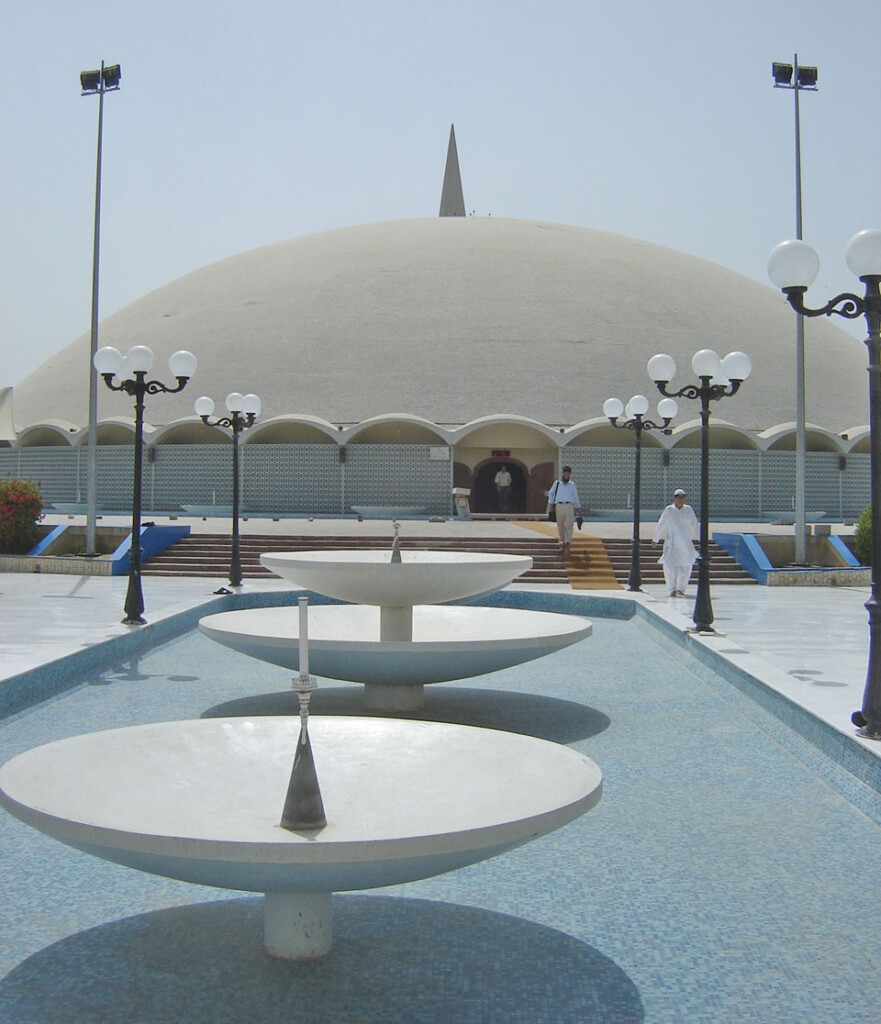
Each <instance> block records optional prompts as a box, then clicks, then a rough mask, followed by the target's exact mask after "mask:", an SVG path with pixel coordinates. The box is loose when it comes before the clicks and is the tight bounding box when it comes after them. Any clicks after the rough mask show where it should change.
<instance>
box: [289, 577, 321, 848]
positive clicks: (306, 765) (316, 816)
mask: <svg viewBox="0 0 881 1024" xmlns="http://www.w3.org/2000/svg"><path fill="white" fill-rule="evenodd" d="M299 605H300V674H299V676H298V677H297V678H296V679H294V680H293V682H292V686H293V688H294V689H295V690H296V691H297V698H298V700H299V704H300V735H299V737H298V739H297V749H296V752H295V754H294V766H293V768H292V769H291V778H290V781H289V782H288V792H287V796H286V797H285V802H284V809H283V810H282V814H281V827H282V828H286V829H288V831H290V832H309V831H315V830H316V829H320V828H324V826H325V825H326V824H327V818H326V817H325V814H324V801H323V800H322V799H321V790H320V789H319V786H318V773H317V772H316V771H315V760H314V758H313V757H312V744H311V743H310V742H309V700H310V698H311V697H312V694H313V693H314V692H315V690H316V689H317V688H318V684H317V682H316V680H315V677H314V676H311V675H309V628H308V622H309V619H308V616H309V612H308V606H309V598H308V597H301V598H300V599H299Z"/></svg>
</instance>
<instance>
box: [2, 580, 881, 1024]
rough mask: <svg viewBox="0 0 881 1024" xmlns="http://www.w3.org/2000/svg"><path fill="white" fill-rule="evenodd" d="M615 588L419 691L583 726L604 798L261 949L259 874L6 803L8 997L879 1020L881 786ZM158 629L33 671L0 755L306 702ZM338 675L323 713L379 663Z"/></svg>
mask: <svg viewBox="0 0 881 1024" xmlns="http://www.w3.org/2000/svg"><path fill="white" fill-rule="evenodd" d="M562 598H563V595H561V600H562ZM518 600H523V599H522V598H518ZM548 601H550V605H549V604H548ZM571 601H572V598H571V596H566V602H567V608H568V610H574V608H573V607H572V606H571ZM553 604H554V599H553V598H549V597H547V596H546V597H545V598H544V602H543V604H542V607H549V608H550V610H554V608H553V607H551V606H552V605H553ZM560 610H563V609H562V608H561V609H560ZM604 610H605V611H608V610H609V609H604V608H603V607H602V606H598V605H592V606H591V612H590V614H591V615H592V616H593V618H594V635H593V637H592V638H590V639H589V640H586V641H584V642H583V643H581V644H579V645H576V646H575V647H572V648H569V649H566V650H564V651H561V652H559V653H557V654H555V655H552V656H551V657H549V658H546V659H544V660H543V661H540V662H534V663H531V664H527V665H523V666H520V667H519V668H515V669H509V670H507V671H505V672H502V673H496V674H493V675H488V676H482V677H477V678H475V679H469V680H466V681H463V682H461V683H458V684H444V685H437V686H433V687H428V688H427V690H426V708H425V710H424V711H423V712H420V713H419V715H420V716H424V717H426V718H430V719H435V720H441V721H447V722H461V723H464V724H468V725H482V726H489V727H494V728H503V729H509V730H512V731H517V732H523V733H529V734H532V735H536V736H541V737H543V738H545V739H550V740H554V741H556V742H560V743H566V744H569V745H571V746H573V747H575V748H577V749H578V750H580V751H582V752H584V753H585V754H587V755H588V756H589V757H591V758H593V759H594V760H595V761H596V762H597V763H598V764H599V765H600V767H601V768H602V770H603V774H604V798H603V801H602V803H601V804H600V806H599V807H598V808H597V809H595V810H594V811H592V812H591V813H589V814H587V815H586V816H585V817H583V818H581V819H579V820H578V821H576V822H574V823H573V824H571V825H569V826H567V827H566V828H564V829H562V830H560V831H558V832H556V833H553V834H551V835H549V836H546V837H544V838H542V839H539V840H537V841H535V842H533V843H531V844H529V845H527V846H525V847H523V848H521V849H519V850H515V851H512V852H510V853H507V854H505V855H503V856H501V857H498V858H496V859H495V860H492V861H488V862H485V863H483V864H479V865H475V866H473V867H470V868H467V869H465V870H462V871H458V872H454V873H451V874H448V875H443V876H439V877H437V878H434V879H429V880H426V881H423V882H416V883H411V884H409V885H406V886H401V887H396V888H392V889H384V890H379V891H376V892H372V893H368V894H358V895H341V896H337V897H335V904H334V905H335V912H334V916H335V948H334V951H333V953H332V954H331V955H330V956H329V957H327V958H325V959H324V960H322V961H320V962H317V963H314V964H287V963H283V962H280V961H276V960H273V959H271V958H269V957H267V956H265V955H263V954H262V952H261V950H260V936H261V923H260V900H259V898H255V897H253V896H250V895H244V894H238V893H231V892H226V891H221V890H213V889H207V888H198V887H194V886H188V885H185V884H183V883H178V882H174V881H171V880H167V879H160V878H154V877H152V876H148V875H143V874H140V873H136V872H133V871H129V870H127V869H125V868H121V867H118V866H115V865H112V864H109V863H106V862H103V861H98V860H95V859H93V858H90V857H88V856H86V855H84V854H80V853H77V852H75V851H72V850H69V849H67V848H65V847H63V846H61V845H59V844H58V843H55V842H53V841H52V840H50V839H48V838H45V837H44V836H42V835H40V834H39V833H37V832H34V831H33V830H31V829H29V828H27V827H26V826H24V825H22V824H20V823H19V822H18V821H16V820H14V819H13V818H11V817H10V816H9V815H7V814H0V867H2V872H3V879H4V900H3V903H2V906H0V974H3V975H4V976H3V977H2V980H0V1020H2V1021H3V1022H4V1024H13V1022H22V1024H23V1022H28V1024H35V1022H43V1021H46V1022H50V1021H51V1022H57V1021H63V1022H74V1024H79V1022H86V1021H96V1022H97V1021H101V1022H102V1024H106V1022H114V1021H119V1022H123V1021H125V1022H133V1021H137V1022H172V1021H174V1022H190V1021H192V1022H222V1021H230V1022H233V1021H235V1022H239V1021H242V1022H244V1021H248V1022H252V1021H260V1022H270V1024H271V1022H275V1021H285V1022H301V1021H303V1022H307V1021H308V1022H313V1021H314V1022H319V1021H320V1022H331V1021H333V1022H335V1021H358V1022H374V1021H376V1022H379V1021H382V1022H384V1024H387V1022H397V1021H407V1022H409V1021H414V1022H415V1021H419V1022H445V1024H446V1022H449V1024H453V1022H470V1021H473V1022H487V1021H492V1022H495V1021H498V1022H500V1024H501V1022H505V1024H508V1022H530V1024H533V1022H539V1021H542V1022H543V1021H547V1022H555V1024H556V1022H593V1021H597V1022H600V1021H602V1022H609V1024H626V1022H630V1021H647V1022H659V1024H660V1022H664V1024H666V1022H687V1024H700V1022H713V1024H716V1022H753V1021H754V1022H762V1024H771V1022H773V1024H777V1022H793V1024H795V1022H799V1024H803V1022H808V1021H809V1022H822V1024H837V1022H842V1024H844V1022H847V1024H855V1022H861V1021H866V1022H869V1021H871V1022H874V1021H876V1020H877V1019H878V1012H877V1007H876V1006H875V1005H874V1002H875V999H874V994H875V993H876V992H877V991H879V989H881V984H879V983H881V957H879V954H878V952H877V950H878V939H879V934H878V932H879V926H878V925H877V923H876V920H875V918H874V917H873V915H872V914H871V911H870V909H869V908H868V907H867V906H866V902H867V901H866V900H865V898H864V895H863V894H864V893H871V892H873V891H877V890H878V888H879V885H881V856H879V854H881V829H879V825H878V824H877V823H876V821H877V820H881V811H879V807H878V794H877V791H876V789H875V788H874V787H873V786H872V785H866V783H865V780H860V779H859V778H855V777H854V775H853V773H852V772H851V771H849V770H848V768H847V767H846V766H845V767H842V765H841V763H840V762H839V761H838V760H836V759H834V758H831V757H829V756H828V754H827V753H823V752H822V751H821V750H819V749H818V748H817V747H816V746H814V745H813V744H812V743H810V742H808V741H807V740H806V739H805V738H804V736H803V730H802V731H799V730H798V728H796V729H791V728H789V726H787V725H786V724H784V722H782V721H781V718H780V714H779V713H778V712H777V709H775V708H773V707H764V706H762V704H761V702H759V701H758V700H756V699H754V695H750V694H749V692H748V688H746V687H744V686H735V685H732V683H731V682H729V681H727V680H726V679H724V678H722V676H720V675H718V674H716V673H714V672H712V671H711V669H710V668H709V667H708V666H707V665H704V664H701V663H699V662H698V661H697V660H696V659H694V658H693V657H692V656H691V654H690V653H689V652H688V650H687V649H686V648H684V647H683V646H682V645H681V644H679V643H677V642H676V640H675V638H673V637H671V636H670V635H667V634H665V633H664V632H662V631H660V630H657V629H655V628H653V626H652V625H651V624H650V623H649V622H648V621H647V620H646V619H644V618H642V617H635V618H631V619H629V620H625V619H620V618H617V619H616V618H607V617H598V613H599V612H602V611H604ZM142 647H143V643H140V644H136V643H134V642H133V643H130V644H129V645H128V646H127V647H126V646H124V645H123V646H118V647H116V648H115V649H114V648H113V647H110V648H108V649H107V650H106V651H105V652H104V661H103V663H102V659H101V657H99V653H100V652H98V653H96V652H93V653H92V655H91V662H90V663H88V664H85V663H84V664H83V665H82V666H81V671H82V673H83V674H82V679H81V681H79V682H77V681H76V680H75V679H73V678H69V679H68V680H67V681H68V682H71V683H73V684H74V685H71V687H70V688H69V689H66V690H63V691H62V692H59V693H57V694H55V695H54V696H47V695H48V694H50V693H51V691H52V690H53V689H54V684H50V683H49V682H47V681H46V680H45V679H44V680H43V681H42V683H40V682H39V681H38V682H37V684H36V685H38V686H42V687H43V689H41V690H40V691H39V692H40V694H41V695H42V696H46V697H47V699H44V700H43V701H42V702H41V703H39V704H35V705H33V706H26V701H24V700H22V701H21V702H20V703H19V704H17V705H15V706H16V707H17V708H18V710H13V711H12V713H11V714H9V715H8V716H7V717H6V718H5V719H3V720H2V721H0V760H2V761H5V760H7V759H8V758H10V757H12V756H14V755H15V754H17V753H19V752H21V751H23V750H25V749H28V748H29V747H32V746H36V745H38V744H40V743H45V742H48V741H50V740H53V739H58V738H61V737H64V736H68V735H73V734H77V733H81V732H87V731H93V730H97V729H103V728H112V727H116V726H122V725H129V724H139V723H143V722H149V721H162V720H169V719H176V718H192V717H199V716H202V715H221V714H223V715H228V714H242V715H255V714H280V713H281V714H283V713H287V712H288V711H289V710H290V709H291V708H292V707H293V704H292V695H291V692H290V689H289V683H290V680H289V676H288V674H287V673H286V672H285V671H284V670H282V669H278V668H274V667H272V666H268V665H263V664H261V663H259V662H256V661H252V660H250V659H248V658H245V657H243V656H239V655H236V654H234V653H233V652H231V651H229V650H227V649H224V648H221V647H219V646H217V645H215V644H212V643H211V642H210V641H209V640H207V639H205V638H204V637H202V636H200V635H199V634H198V633H185V634H184V635H181V636H178V637H171V638H168V639H165V640H164V642H161V643H160V644H159V645H158V646H156V647H155V648H146V649H140V648H142ZM108 657H109V659H110V660H109V661H108V660H107V658H108ZM322 683H323V685H322V688H321V690H320V691H319V692H318V693H317V694H316V696H315V697H314V698H313V712H314V713H315V714H360V713H362V708H363V705H362V696H363V691H362V689H361V688H360V687H358V686H351V685H347V684H337V683H332V682H329V681H327V682H325V681H322ZM22 686H23V687H24V689H23V690H21V691H20V692H22V693H23V692H25V691H26V689H27V687H26V686H24V683H23V684H22ZM411 717H417V716H416V715H412V716H411ZM792 724H794V725H795V726H796V727H798V725H799V723H798V721H796V720H795V719H794V720H793V723H792ZM316 758H317V759H318V761H319V763H318V769H319V774H320V752H319V751H316ZM526 770H528V766H523V765H512V766H511V785H512V786H516V785H517V784H518V776H519V775H520V773H521V772H523V771H526ZM870 781H871V780H870ZM329 813H330V809H329ZM873 819H874V820H873Z"/></svg>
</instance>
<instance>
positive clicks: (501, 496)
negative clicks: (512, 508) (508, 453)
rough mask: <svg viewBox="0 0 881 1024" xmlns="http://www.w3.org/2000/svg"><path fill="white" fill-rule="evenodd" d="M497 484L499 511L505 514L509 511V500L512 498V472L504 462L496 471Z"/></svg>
mask: <svg viewBox="0 0 881 1024" xmlns="http://www.w3.org/2000/svg"><path fill="white" fill-rule="evenodd" d="M495 485H496V495H497V496H498V507H499V512H501V513H502V515H504V514H505V513H506V512H507V511H508V502H509V501H510V498H511V474H510V473H509V472H508V467H507V466H506V465H505V463H504V462H503V463H502V468H501V469H500V470H499V471H498V473H496V478H495Z"/></svg>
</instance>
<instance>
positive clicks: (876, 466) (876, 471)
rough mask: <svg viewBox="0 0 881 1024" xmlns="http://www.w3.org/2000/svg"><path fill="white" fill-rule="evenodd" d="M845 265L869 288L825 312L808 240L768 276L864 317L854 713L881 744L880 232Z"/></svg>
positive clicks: (783, 248)
mask: <svg viewBox="0 0 881 1024" xmlns="http://www.w3.org/2000/svg"><path fill="white" fill-rule="evenodd" d="M845 259H846V261H847V265H848V267H849V268H850V270H851V271H852V273H853V274H855V275H856V276H857V277H858V278H859V279H860V280H861V281H862V282H863V284H864V285H865V294H864V295H862V296H860V295H854V294H852V293H851V292H844V293H843V294H842V295H836V296H835V298H834V299H830V300H829V302H827V303H826V305H825V306H823V307H822V308H821V309H809V308H808V307H807V306H806V305H805V301H804V300H805V292H807V290H808V287H809V286H810V284H811V283H812V281H813V280H814V278H815V277H816V276H817V274H818V273H819V271H820V259H819V257H818V256H817V254H816V252H815V251H814V250H813V249H812V248H811V247H810V246H809V245H807V244H806V243H805V242H802V241H800V240H799V239H794V240H792V241H789V242H781V243H780V245H778V246H776V248H775V249H774V250H773V251H772V253H771V256H770V258H769V260H768V276H769V277H770V278H771V280H772V281H773V282H774V284H776V285H777V287H778V288H779V289H780V290H781V291H782V292H783V294H784V295H785V296H786V298H787V299H788V300H789V304H790V306H792V308H793V309H794V310H795V311H796V313H800V314H801V315H802V316H832V315H833V314H835V315H836V316H843V317H845V318H846V319H848V320H855V319H857V317H860V316H864V317H865V318H866V327H867V329H868V335H867V337H866V348H868V350H869V433H870V452H871V457H870V458H871V470H870V474H871V480H872V594H871V596H870V597H869V600H868V601H866V610H867V611H868V613H869V665H868V670H867V672H866V689H865V691H864V693H863V706H862V710H860V711H855V712H854V713H853V715H852V720H853V723H854V725H856V726H858V727H859V729H860V734H861V735H863V736H867V737H869V738H870V739H874V740H881V603H879V594H878V574H879V569H878V566H879V562H881V229H878V228H874V229H871V230H868V231H860V232H859V234H857V235H854V237H853V238H852V239H851V240H850V242H849V243H848V246H847V252H846V253H845Z"/></svg>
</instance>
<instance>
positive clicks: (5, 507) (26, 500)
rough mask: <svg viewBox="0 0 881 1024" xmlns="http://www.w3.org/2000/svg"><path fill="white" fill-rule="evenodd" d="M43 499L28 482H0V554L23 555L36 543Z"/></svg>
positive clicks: (35, 486)
mask: <svg viewBox="0 0 881 1024" xmlns="http://www.w3.org/2000/svg"><path fill="white" fill-rule="evenodd" d="M42 518H43V496H42V495H41V494H40V488H39V487H38V486H37V485H36V484H35V483H33V481H31V480H0V552H3V553H4V554H7V555H25V554H27V553H28V551H30V550H31V548H32V547H33V546H34V545H35V544H36V543H37V523H38V522H39V521H40V520H41V519H42Z"/></svg>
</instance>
